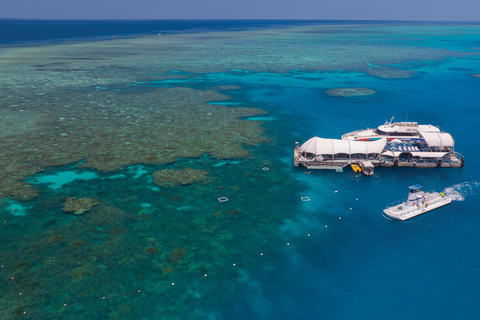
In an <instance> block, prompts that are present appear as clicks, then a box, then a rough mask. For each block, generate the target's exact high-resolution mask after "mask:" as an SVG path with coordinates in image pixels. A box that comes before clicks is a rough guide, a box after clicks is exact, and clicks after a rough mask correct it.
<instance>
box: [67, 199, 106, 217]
mask: <svg viewBox="0 0 480 320" xmlns="http://www.w3.org/2000/svg"><path fill="white" fill-rule="evenodd" d="M97 204H98V202H97V201H95V200H93V199H91V198H80V199H76V198H68V199H67V201H65V203H64V205H63V209H62V210H63V212H66V213H73V214H74V215H76V216H80V215H82V214H84V213H85V212H87V211H90V210H92V208H93V207H95V206H96V205H97Z"/></svg>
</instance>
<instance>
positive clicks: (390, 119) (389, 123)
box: [389, 116, 395, 124]
mask: <svg viewBox="0 0 480 320" xmlns="http://www.w3.org/2000/svg"><path fill="white" fill-rule="evenodd" d="M393 118H395V116H392V119H390V123H389V124H392V121H393Z"/></svg>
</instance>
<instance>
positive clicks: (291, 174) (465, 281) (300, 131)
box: [0, 27, 480, 319]
mask: <svg viewBox="0 0 480 320" xmlns="http://www.w3.org/2000/svg"><path fill="white" fill-rule="evenodd" d="M451 28H452V29H451V31H452V33H451V34H445V35H442V40H443V41H439V40H438V39H437V38H432V39H429V38H428V35H419V38H420V39H421V40H422V41H419V42H418V43H416V45H417V46H419V47H422V46H424V47H442V48H444V49H452V50H453V49H455V50H462V51H472V49H471V48H473V47H475V46H478V44H479V42H480V31H478V30H477V29H476V28H474V27H472V30H469V34H468V36H465V37H461V41H457V38H456V37H457V36H458V35H459V34H462V32H465V30H464V29H462V30H463V31H462V30H459V29H456V28H455V27H451ZM373 29H374V31H375V32H380V33H381V31H379V30H378V29H377V28H373ZM392 43H393V44H392V45H400V44H398V43H397V44H395V41H393V40H392ZM395 67H397V68H405V69H408V70H413V71H416V73H414V76H413V77H412V78H405V79H383V78H379V77H375V76H371V75H368V74H367V73H365V72H363V71H361V70H338V69H335V70H328V71H306V70H292V71H288V72H276V73H273V72H268V71H266V70H265V71H262V72H251V71H249V70H231V71H229V72H212V73H205V74H191V73H188V72H179V71H178V70H177V71H176V70H172V72H171V74H183V75H187V76H192V77H189V78H187V79H174V80H165V81H148V80H144V79H137V81H138V82H135V83H132V84H131V85H130V86H126V87H122V89H124V90H125V91H128V90H131V89H129V87H130V88H131V87H135V90H138V92H142V91H148V90H150V89H151V88H152V87H176V86H186V87H191V88H193V89H199V90H206V89H209V88H212V87H216V86H219V85H229V86H239V88H237V89H234V90H231V91H228V95H230V96H231V97H232V99H231V101H229V102H227V103H223V105H227V106H228V107H231V108H235V107H259V108H262V109H264V110H266V111H268V114H266V115H261V116H255V117H251V118H248V117H247V120H251V121H261V120H262V119H263V120H265V121H264V122H263V127H264V128H265V130H266V132H265V136H266V137H267V139H268V140H267V141H268V143H265V144H260V145H258V146H255V147H253V146H250V147H248V149H249V150H250V151H251V152H252V156H251V157H249V158H239V159H228V160H219V159H213V158H211V157H209V156H207V155H204V156H202V157H200V158H196V159H178V161H177V162H176V163H174V164H166V165H156V166H153V165H152V166H148V165H131V166H127V167H126V168H125V169H123V170H120V171H116V172H111V173H101V172H97V171H95V170H86V169H79V168H77V167H76V164H71V165H68V166H61V167H52V168H48V169H47V170H46V171H45V172H42V173H39V174H37V175H34V176H31V177H29V178H27V181H28V182H31V183H33V184H35V185H36V186H37V187H38V188H39V189H40V191H41V192H42V195H41V197H40V198H38V199H36V200H33V201H29V202H17V201H12V200H8V201H6V202H5V203H3V204H2V206H3V207H2V209H3V213H2V214H3V215H2V218H5V220H4V221H6V222H5V223H4V228H3V229H2V231H1V232H2V233H1V235H2V243H3V244H4V246H3V247H2V248H4V249H5V250H6V251H5V252H8V253H9V254H15V255H18V259H17V260H18V261H22V263H20V262H19V263H17V264H16V265H13V266H12V268H11V270H13V271H11V272H15V277H16V278H17V277H18V279H19V283H22V280H23V282H25V280H29V279H31V280H32V282H33V285H38V286H42V288H44V289H42V290H43V291H42V292H41V293H37V294H39V296H40V295H42V294H43V295H44V296H48V299H47V301H48V304H46V305H42V306H38V305H35V302H34V301H35V298H28V300H26V301H27V302H28V303H27V304H26V305H27V307H29V308H32V309H35V312H36V314H37V315H38V314H44V315H45V318H52V319H54V318H55V317H67V318H68V317H69V316H72V314H74V315H76V316H74V317H73V318H76V319H78V318H85V319H94V318H96V319H107V318H108V319H114V318H117V319H134V318H138V319H161V318H163V317H164V318H166V319H167V318H169V317H171V318H178V319H184V318H187V319H247V318H249V319H307V318H312V319H383V318H386V317H388V318H390V319H408V318H409V319H452V318H457V319H476V318H477V316H478V313H479V312H480V305H479V304H478V301H479V300H480V290H479V289H478V288H480V276H479V275H478V268H479V267H480V256H479V255H478V250H477V249H478V247H479V246H480V236H479V233H478V229H479V226H480V216H479V215H478V209H477V208H478V207H479V205H480V200H479V199H480V197H479V193H480V173H479V172H478V170H477V167H478V166H477V164H478V163H479V161H480V155H479V153H478V152H477V150H476V147H477V146H479V145H480V141H479V140H480V138H479V136H478V134H477V131H478V129H479V125H478V122H479V120H480V113H479V112H480V111H479V110H480V109H479V105H478V101H480V91H479V90H478V87H479V85H480V78H476V77H472V75H473V74H476V73H480V58H478V56H475V55H468V56H465V57H457V58H446V59H441V60H432V61H421V63H418V62H416V63H411V62H405V63H402V64H398V65H396V66H395ZM145 78H147V76H145ZM338 87H365V88H370V89H373V90H376V91H377V93H376V94H374V95H371V96H365V97H351V98H344V97H331V96H328V95H327V94H326V93H325V92H326V91H327V90H329V89H332V88H338ZM104 88H106V89H107V90H108V89H110V88H109V86H108V85H106V86H105V87H104ZM115 90H118V88H116V89H115ZM211 103H212V104H222V103H221V102H215V101H213V102H211ZM391 116H395V119H396V120H405V118H407V117H408V120H410V121H417V122H418V123H420V124H434V125H438V126H439V127H440V128H441V129H442V130H445V131H447V132H449V133H451V134H452V136H453V137H454V138H455V140H456V147H455V148H456V151H458V152H460V153H461V154H462V155H464V156H465V158H466V162H465V167H464V168H462V169H437V168H435V169H423V170H422V169H409V168H377V169H376V170H375V175H374V176H372V177H365V176H362V175H358V174H354V173H353V172H350V170H348V169H346V170H345V172H343V173H337V172H334V171H311V172H310V173H309V174H306V173H305V172H306V170H304V169H301V168H294V167H293V165H292V162H293V159H292V153H293V148H294V146H295V142H296V141H299V142H303V141H306V140H307V139H309V138H310V137H311V136H314V135H317V136H321V137H326V138H339V137H340V135H341V134H343V133H346V132H349V131H353V130H356V129H361V128H366V127H375V126H378V125H380V124H383V123H384V122H385V121H387V120H390V118H391ZM183 167H193V168H202V169H207V170H208V171H209V172H210V178H209V179H210V180H208V181H207V182H204V183H199V184H194V185H189V186H180V187H175V188H170V189H169V188H164V187H158V186H156V185H155V184H154V183H153V180H152V174H153V173H154V172H155V171H157V170H160V169H165V168H183ZM267 169H268V170H267ZM414 183H423V184H424V185H425V188H427V189H435V190H445V191H446V192H447V193H449V194H452V195H453V196H454V197H455V200H456V201H453V202H452V203H451V204H450V205H448V206H446V207H443V208H440V209H438V210H435V211H432V212H429V213H427V214H424V215H422V216H419V217H417V218H415V219H412V220H408V221H405V222H397V221H392V220H388V219H386V218H384V217H383V216H382V209H383V208H384V207H385V205H386V204H388V203H390V202H392V201H395V200H398V199H401V198H404V197H406V192H407V187H408V186H409V185H411V184H414ZM92 195H93V196H97V197H101V198H102V199H103V201H104V202H105V203H108V204H109V205H111V206H112V207H113V205H115V207H116V208H119V209H115V210H114V209H108V208H107V209H108V210H110V211H108V210H107V209H105V210H107V212H109V214H111V215H114V216H115V217H116V219H117V220H116V222H114V223H112V222H111V220H108V221H109V222H108V223H105V221H107V219H106V218H105V217H102V216H99V217H98V218H93V217H92V215H88V213H87V214H86V215H85V216H82V217H81V218H82V219H83V218H85V219H83V220H82V219H77V217H74V216H72V215H65V214H64V213H62V212H61V204H62V203H63V200H64V198H65V197H67V196H77V197H82V196H92ZM305 196H308V197H309V198H310V201H302V200H301V197H305ZM219 197H227V198H228V199H229V200H228V201H227V202H223V203H221V202H219V201H218V198H219ZM120 209H121V211H120ZM125 212H134V213H135V216H134V218H132V217H131V216H127V215H126V214H125ZM218 212H221V214H218ZM92 213H93V212H92ZM247 215H248V217H247ZM102 219H104V220H102ZM58 230H60V231H58ZM59 232H62V233H61V236H62V237H63V238H59V237H58V235H59ZM84 232H88V234H87V235H86V234H85V233H84ZM43 233H45V236H43V235H42V234H43ZM36 236H38V241H39V242H40V241H45V243H48V244H49V246H48V247H47V249H45V248H37V247H35V248H36V249H35V250H33V249H32V250H30V247H27V248H26V249H27V251H26V252H19V251H21V250H23V249H25V248H24V247H22V245H21V244H15V241H16V239H22V241H32V242H33V241H35V239H37V238H36ZM75 237H78V239H82V241H83V242H84V244H81V243H79V242H75V239H77V238H75ZM45 239H47V240H45ZM78 239H77V240H78ZM7 242H8V243H10V244H9V245H5V243H7ZM41 243H42V244H43V243H44V242H41ZM115 243H120V244H121V245H122V246H124V247H123V251H125V252H128V255H127V254H122V249H121V248H120V249H119V248H118V247H116V246H115V245H114V244H115ZM137 246H138V248H139V249H138V250H137ZM154 247H156V248H157V249H158V250H159V253H154V252H152V251H154V249H151V251H150V252H145V251H144V249H145V248H154ZM177 247H182V248H187V255H186V256H185V259H186V260H187V261H185V260H182V261H183V262H182V263H178V262H177V264H175V263H173V262H175V261H173V262H172V259H171V258H170V262H172V264H171V265H172V266H173V267H174V268H175V271H174V272H171V273H170V272H169V269H168V268H167V267H166V265H164V264H162V263H163V262H162V261H164V260H166V259H163V260H162V259H160V258H158V256H159V254H163V253H162V252H163V251H165V252H167V254H166V255H168V252H170V251H171V250H172V249H173V248H177ZM15 249H17V250H15ZM92 250H93V252H94V255H95V258H94V259H92V261H91V262H89V265H88V266H89V268H90V269H91V270H97V271H96V272H99V274H101V275H102V277H103V276H105V279H99V278H96V277H95V275H94V274H92V273H91V272H90V271H89V269H88V268H87V269H86V270H84V269H81V265H82V263H83V261H82V259H87V257H88V258H89V257H91V255H90V254H91V252H88V251H92ZM109 250H111V252H109ZM136 251H138V253H136V254H135V255H133V256H130V254H131V252H136ZM12 252H15V253H12ZM40 253H41V257H39V258H35V259H33V258H32V256H33V255H35V254H38V255H40ZM150 253H152V254H151V255H150V256H147V257H148V259H147V258H145V256H146V254H150ZM3 254H4V252H2V258H3V259H7V257H4V256H3ZM155 254H156V255H155ZM8 259H10V257H9V258H8ZM63 259H64V260H66V261H67V262H65V264H60V263H58V260H63ZM25 261H26V262H25ZM49 265H55V266H57V265H60V266H62V268H65V269H61V268H60V267H56V269H48V266H49ZM43 270H45V271H43ZM72 270H74V271H75V274H74V275H72V273H73V272H72ZM162 270H163V271H162ZM162 272H163V273H162ZM79 274H80V276H78V275H79ZM4 275H5V274H4ZM46 282H49V283H46ZM171 283H175V285H172V284H171ZM1 284H2V286H1V289H0V292H2V290H5V292H4V293H6V292H10V291H15V290H16V288H15V286H14V285H13V283H12V282H11V281H9V279H8V278H7V277H5V276H4V277H3V278H2V282H1ZM76 286H78V288H77V287H76ZM89 286H90V287H89ZM59 288H61V289H62V290H65V291H61V290H60V289H59ZM65 288H68V289H65ZM138 290H141V292H138ZM32 291H33V289H32ZM25 295H28V290H27V291H26V292H25ZM104 295H105V296H106V297H107V299H102V297H103V296H104ZM37 301H40V297H39V298H38V300H37ZM42 301H45V300H42ZM64 302H67V303H68V304H69V305H70V304H72V306H71V307H70V306H69V308H68V309H62V306H63V303H64ZM133 306H135V307H133ZM27 310H28V308H27ZM23 317H26V318H28V315H25V316H23ZM73 318H72V319H73Z"/></svg>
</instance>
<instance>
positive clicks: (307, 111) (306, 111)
mask: <svg viewBox="0 0 480 320" xmlns="http://www.w3.org/2000/svg"><path fill="white" fill-rule="evenodd" d="M263 101H267V99H263ZM270 102H272V103H278V104H285V105H286V106H290V107H293V108H295V109H297V110H299V111H302V112H305V113H308V114H309V115H311V116H314V117H316V118H318V119H320V120H322V121H325V122H326V123H328V124H329V125H330V126H331V127H332V128H333V129H334V130H335V131H337V133H338V134H339V135H340V136H342V134H341V133H340V130H338V128H337V127H335V126H334V125H333V124H332V123H331V122H330V121H328V120H327V119H324V118H323V117H320V116H319V115H317V114H315V113H313V112H311V111H309V110H306V109H303V108H300V107H297V106H295V105H293V104H288V103H283V102H276V101H274V100H270Z"/></svg>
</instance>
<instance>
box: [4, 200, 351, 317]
mask: <svg viewBox="0 0 480 320" xmlns="http://www.w3.org/2000/svg"><path fill="white" fill-rule="evenodd" d="M335 193H336V192H335ZM302 198H304V197H302ZM309 200H311V199H310V198H309ZM350 210H351V208H350ZM339 220H341V217H339ZM219 227H220V229H222V230H224V231H225V232H228V233H230V234H231V232H230V231H229V230H227V229H226V228H225V227H223V226H219ZM327 227H328V225H325V228H327ZM319 231H320V230H319ZM311 235H312V234H310V233H308V234H306V235H304V236H303V237H295V238H296V240H294V241H293V242H292V241H291V240H290V241H288V242H284V243H283V245H281V246H279V249H274V250H271V249H270V250H259V251H258V252H257V254H256V255H254V256H251V257H247V258H246V259H243V260H241V261H236V262H232V263H231V264H230V265H228V266H225V267H223V268H220V269H217V270H215V271H212V272H209V273H205V274H203V275H201V276H197V277H194V278H193V279H191V280H189V281H186V282H172V283H170V284H162V285H160V286H153V287H151V288H148V289H147V288H143V289H136V290H130V291H128V292H124V293H118V294H114V295H108V294H105V295H99V296H98V297H92V298H91V299H87V300H83V301H77V302H70V303H69V302H64V303H63V305H61V306H59V308H60V309H61V308H68V307H72V306H75V305H85V304H88V303H92V302H95V301H100V300H110V299H114V298H118V297H125V296H132V295H136V294H158V293H154V292H153V291H155V290H159V289H164V288H169V287H188V286H189V285H190V284H191V283H193V282H197V281H199V280H201V279H204V278H206V277H211V276H214V275H217V274H220V273H222V272H225V271H228V270H232V269H234V268H239V267H241V266H242V265H245V264H247V263H248V262H251V261H254V262H259V260H258V259H255V256H256V257H258V258H261V257H265V256H268V255H271V254H273V253H276V252H280V251H281V250H282V248H284V246H285V245H286V246H291V247H294V245H295V244H301V242H302V240H306V239H308V238H310V237H311ZM288 238H290V237H288ZM1 267H2V269H3V270H4V272H5V273H6V274H7V275H8V277H9V279H10V280H11V281H12V282H13V283H14V285H15V288H16V289H17V291H18V292H19V296H20V297H21V300H22V305H23V306H22V308H23V313H22V314H21V315H20V316H17V318H16V319H18V318H20V317H21V316H23V315H24V314H26V313H27V305H26V303H25V300H24V294H23V293H22V292H21V290H20V288H19V286H18V284H17V283H16V281H15V279H14V277H13V276H12V275H11V274H10V273H9V272H8V271H7V270H6V267H5V265H2V266H1Z"/></svg>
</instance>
